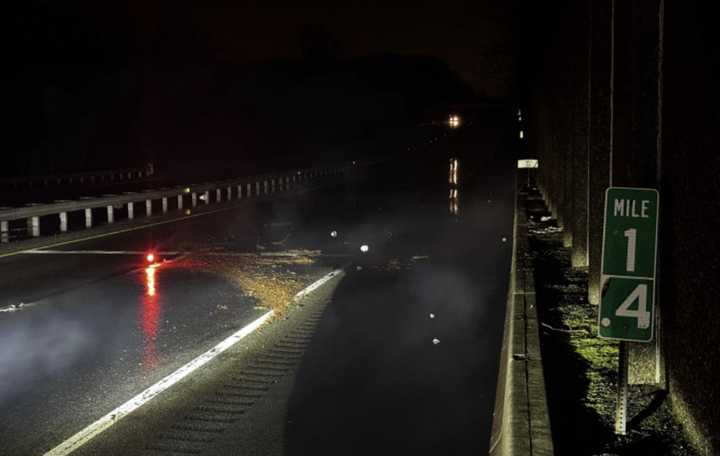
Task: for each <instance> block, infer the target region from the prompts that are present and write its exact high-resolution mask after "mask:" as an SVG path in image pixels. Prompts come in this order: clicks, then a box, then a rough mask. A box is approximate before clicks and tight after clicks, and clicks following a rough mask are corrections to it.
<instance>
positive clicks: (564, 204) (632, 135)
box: [525, 0, 720, 455]
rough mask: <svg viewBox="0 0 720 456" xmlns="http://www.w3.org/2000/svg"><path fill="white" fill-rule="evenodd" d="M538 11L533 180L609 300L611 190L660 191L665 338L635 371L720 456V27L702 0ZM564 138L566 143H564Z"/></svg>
mask: <svg viewBox="0 0 720 456" xmlns="http://www.w3.org/2000/svg"><path fill="white" fill-rule="evenodd" d="M537 8H539V9H536V10H534V14H535V20H536V21H537V22H538V23H541V24H544V29H545V30H546V31H547V34H546V35H544V36H541V35H537V42H536V43H533V44H530V45H531V46H534V47H533V52H536V53H537V54H538V55H539V57H538V60H539V62H541V63H540V64H538V65H536V66H533V67H532V68H531V69H530V72H531V73H532V74H530V75H527V74H526V75H525V77H526V78H528V79H529V80H531V81H533V83H532V84H528V87H530V89H529V92H528V93H527V94H526V97H527V100H528V102H527V110H528V113H527V115H528V117H529V119H528V122H529V125H530V136H531V139H532V140H531V141H530V144H531V146H532V148H533V150H532V151H531V152H534V153H535V154H536V155H537V157H538V158H539V160H540V175H539V178H538V184H539V186H540V189H541V192H542V194H543V195H544V197H545V198H546V201H548V203H549V206H550V208H551V210H552V213H553V215H555V216H556V217H557V218H558V220H559V221H560V222H561V223H562V224H563V225H564V226H565V228H566V229H567V230H568V231H570V232H571V234H570V235H569V236H568V237H567V238H566V240H565V241H566V245H568V244H569V245H570V246H571V247H572V264H573V266H575V267H588V268H589V290H588V291H589V296H588V299H589V300H590V302H591V303H594V304H598V302H599V300H600V286H599V285H600V253H601V248H602V246H601V243H602V226H603V211H602V209H603V203H604V201H603V199H604V198H603V194H604V191H605V189H606V188H607V187H608V186H628V187H649V188H657V189H658V190H659V192H660V211H659V212H660V228H659V232H660V236H659V246H658V264H657V271H658V277H657V278H658V294H657V297H656V308H657V310H658V312H657V314H658V316H657V319H656V327H657V331H656V335H657V336H656V338H655V340H654V341H653V343H651V344H631V347H630V373H629V374H630V377H629V380H630V382H631V383H635V384H659V385H661V386H663V387H665V388H667V389H668V391H669V393H670V394H669V397H670V399H671V403H672V405H673V407H674V409H675V410H676V412H677V415H678V416H679V417H680V419H681V421H682V422H683V424H684V426H685V429H686V430H687V431H688V433H689V435H690V437H691V439H692V441H693V443H694V445H695V446H696V448H697V450H698V451H699V452H700V453H701V454H708V455H710V454H713V455H714V454H720V407H718V406H717V404H718V401H719V400H720V389H718V387H717V378H718V375H720V350H718V349H717V347H718V346H720V331H717V329H716V327H715V322H717V321H720V306H719V305H717V296H718V294H719V293H720V290H718V286H719V285H718V284H720V281H718V278H719V277H720V260H718V258H720V241H719V239H720V236H718V230H719V229H720V228H718V227H720V205H718V201H720V178H718V176H719V175H720V155H719V154H718V153H717V150H718V149H720V147H718V146H720V139H718V137H719V136H718V135H717V134H716V130H717V123H718V114H717V112H718V102H719V101H720V88H719V87H718V84H717V81H718V80H720V74H718V71H719V70H718V68H720V65H719V63H720V51H719V50H718V49H719V48H718V46H717V45H716V43H717V42H720V32H718V29H717V27H716V24H715V23H714V19H713V18H714V17H715V16H714V14H713V13H712V11H711V10H710V7H709V6H706V4H705V3H703V2H699V1H687V2H665V1H664V0H654V1H641V0H630V1H618V0H601V1H591V0H580V1H575V2H565V4H552V5H551V4H547V3H544V4H542V6H541V7H540V6H538V7H537ZM568 145H569V146H568Z"/></svg>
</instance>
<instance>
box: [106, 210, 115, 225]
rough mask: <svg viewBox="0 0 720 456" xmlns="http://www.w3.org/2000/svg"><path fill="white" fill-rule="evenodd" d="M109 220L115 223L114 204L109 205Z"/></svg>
mask: <svg viewBox="0 0 720 456" xmlns="http://www.w3.org/2000/svg"><path fill="white" fill-rule="evenodd" d="M107 221H108V223H113V222H114V221H115V208H113V207H112V206H108V207H107Z"/></svg>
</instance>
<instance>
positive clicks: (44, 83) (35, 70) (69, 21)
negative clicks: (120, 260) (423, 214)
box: [0, 0, 516, 175]
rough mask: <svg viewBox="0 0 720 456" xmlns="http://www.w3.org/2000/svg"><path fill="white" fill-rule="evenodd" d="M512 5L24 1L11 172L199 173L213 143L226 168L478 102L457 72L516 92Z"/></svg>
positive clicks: (490, 92)
mask: <svg viewBox="0 0 720 456" xmlns="http://www.w3.org/2000/svg"><path fill="white" fill-rule="evenodd" d="M513 6H514V2H507V1H504V0H464V1H463V0H445V1H443V2H407V3H406V4H400V3H397V2H396V3H393V4H389V3H386V2H342V4H341V6H340V4H339V3H338V2H333V1H329V0H326V1H325V2H316V3H313V4H308V3H303V4H302V6H299V5H298V4H290V5H287V4H286V5H278V4H272V5H269V4H268V3H267V2H247V1H229V0H207V1H202V2H200V1H189V0H179V1H175V2H167V1H164V2H160V1H147V0H130V1H129V2H97V1H91V0H75V1H69V2H57V1H55V0H29V1H27V2H22V3H19V4H15V5H14V6H13V8H16V10H15V11H16V12H15V11H11V12H9V13H8V14H7V15H6V16H5V17H4V18H3V20H4V26H3V27H2V29H3V30H4V31H5V32H6V33H8V36H9V37H10V39H9V42H10V43H12V46H9V49H8V54H7V55H6V57H5V60H6V61H8V62H11V64H10V67H11V68H13V67H14V69H15V70H17V71H16V73H15V76H12V74H13V73H9V74H10V79H9V83H8V84H5V85H4V89H5V90H6V91H7V94H6V95H7V96H5V97H4V98H5V99H6V100H7V102H6V105H7V106H8V107H9V108H8V109H9V110H11V111H12V112H13V113H14V115H13V125H12V127H11V128H10V129H9V130H10V131H11V134H10V136H11V137H10V138H9V139H8V141H9V143H10V145H11V147H10V148H11V149H12V150H14V151H15V153H14V154H13V160H12V161H11V162H10V164H9V165H8V166H6V167H5V168H4V170H1V171H0V174H3V173H5V174H8V175H17V174H37V173H50V172H60V171H63V172H65V171H71V170H83V169H98V168H106V167H122V166H130V165H132V166H135V164H136V163H145V162H147V161H158V162H160V163H163V164H164V165H165V166H169V165H168V164H167V163H170V162H173V163H175V162H177V163H178V164H179V165H182V166H184V167H185V168H187V169H195V168H196V167H195V166H194V165H193V164H192V158H193V157H196V156H197V155H198V154H197V151H198V150H200V149H204V150H211V151H212V152H213V153H214V154H215V155H214V156H216V157H217V160H216V161H217V163H218V166H219V165H220V164H222V163H223V160H227V157H233V158H236V159H237V160H239V161H243V160H244V162H245V163H250V162H252V161H253V160H256V158H253V157H251V153H255V154H256V155H257V154H265V155H267V154H268V153H271V152H270V151H271V150H273V148H274V150H275V151H276V153H282V152H283V151H285V152H287V151H292V150H294V149H293V148H292V147H290V145H293V144H305V145H306V147H307V148H308V149H309V150H317V149H318V144H319V143H327V144H338V143H339V142H341V141H345V142H347V143H353V142H357V141H360V140H362V139H363V138H368V137H370V136H372V134H373V131H375V130H376V129H377V128H386V127H389V126H390V125H395V126H397V125H400V124H403V122H405V124H407V123H408V122H410V123H412V122H417V121H418V119H419V117H420V116H422V115H424V114H423V113H424V112H427V110H428V109H429V108H431V107H433V106H442V104H443V103H450V102H453V103H454V102H462V101H463V100H465V101H472V100H471V98H472V91H471V90H470V89H469V87H468V86H467V85H466V84H463V83H462V82H461V81H459V80H458V79H457V77H458V76H459V77H460V79H461V80H462V81H464V82H465V83H467V84H469V86H470V87H472V89H474V91H475V93H476V95H480V96H495V97H505V96H509V95H512V92H513V87H514V76H515V74H514V73H515V68H516V65H515V61H514V55H515V53H514V46H513V45H514V44H516V43H515V41H514V36H515V35H514V33H513V25H514V19H515V18H514V14H513V13H514V12H515V11H514V10H513ZM365 56H370V58H365V59H363V58H359V57H365ZM379 56H382V57H379ZM443 62H444V63H443ZM445 64H447V65H448V66H449V69H448V67H446V66H445ZM325 112H334V114H335V115H334V116H333V117H332V119H331V120H332V122H330V123H327V124H318V123H317V122H314V121H313V119H316V118H318V117H319V116H320V115H323V114H324V113H325ZM280 130H282V131H283V133H282V134H278V131H280ZM281 139H284V140H285V142H282V141H280V140H281ZM328 147H330V146H328ZM169 157H173V160H170V158H169ZM177 157H182V159H180V160H177V159H176V158H177Z"/></svg>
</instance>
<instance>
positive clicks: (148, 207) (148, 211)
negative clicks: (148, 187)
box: [145, 200, 152, 217]
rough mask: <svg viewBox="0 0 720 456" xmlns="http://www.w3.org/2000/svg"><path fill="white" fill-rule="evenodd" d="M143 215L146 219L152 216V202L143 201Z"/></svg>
mask: <svg viewBox="0 0 720 456" xmlns="http://www.w3.org/2000/svg"><path fill="white" fill-rule="evenodd" d="M145 215H146V216H148V217H149V216H151V215H152V200H145Z"/></svg>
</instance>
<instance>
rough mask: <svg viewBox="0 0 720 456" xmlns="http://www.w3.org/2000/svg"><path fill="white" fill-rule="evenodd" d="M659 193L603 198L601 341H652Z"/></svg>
mask: <svg viewBox="0 0 720 456" xmlns="http://www.w3.org/2000/svg"><path fill="white" fill-rule="evenodd" d="M658 203H659V197H658V192H657V190H654V189H647V188H627V187H610V188H608V189H607V191H606V192H605V225H604V227H603V250H602V269H601V270H602V298H601V300H600V312H599V315H598V323H599V325H598V327H599V330H598V331H599V336H600V337H602V338H606V339H616V340H627V341H633V342H649V341H651V340H652V338H653V326H654V307H655V257H656V255H657V226H658Z"/></svg>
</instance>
